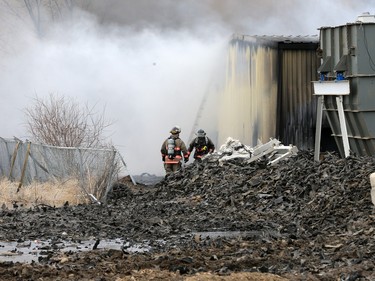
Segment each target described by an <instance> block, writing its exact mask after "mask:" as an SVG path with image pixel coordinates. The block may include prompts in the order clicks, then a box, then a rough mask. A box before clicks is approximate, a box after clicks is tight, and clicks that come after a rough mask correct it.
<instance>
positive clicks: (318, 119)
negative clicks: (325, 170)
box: [314, 96, 324, 162]
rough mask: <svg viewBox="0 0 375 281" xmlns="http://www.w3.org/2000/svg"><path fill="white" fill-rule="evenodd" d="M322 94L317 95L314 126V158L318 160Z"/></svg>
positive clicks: (322, 104) (322, 103)
mask: <svg viewBox="0 0 375 281" xmlns="http://www.w3.org/2000/svg"><path fill="white" fill-rule="evenodd" d="M323 106H324V96H319V97H318V108H317V112H316V128H315V151H314V160H315V161H317V162H319V155H320V140H321V136H322V118H323Z"/></svg>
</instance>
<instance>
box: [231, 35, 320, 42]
mask: <svg viewBox="0 0 375 281" xmlns="http://www.w3.org/2000/svg"><path fill="white" fill-rule="evenodd" d="M232 39H238V40H245V41H256V40H264V41H268V42H270V41H271V42H276V43H319V35H297V36H295V35H289V36H284V35H241V34H234V35H233V36H232Z"/></svg>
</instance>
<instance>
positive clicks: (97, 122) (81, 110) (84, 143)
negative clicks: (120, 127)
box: [25, 94, 111, 148]
mask: <svg viewBox="0 0 375 281" xmlns="http://www.w3.org/2000/svg"><path fill="white" fill-rule="evenodd" d="M33 101H34V103H33V104H32V105H30V106H29V107H27V108H25V114H26V116H27V123H26V126H27V130H28V132H29V133H30V134H31V136H32V138H33V141H36V142H40V143H44V144H48V145H53V146H62V147H95V148H99V147H107V146H108V145H109V144H108V143H106V137H104V130H105V129H106V128H108V127H109V126H110V125H111V123H109V122H107V121H105V119H104V111H105V110H104V109H103V112H102V113H98V112H96V111H95V110H94V109H95V106H94V107H91V108H90V107H88V105H85V106H84V107H82V106H80V104H79V103H78V102H76V101H74V100H72V99H68V98H66V97H64V96H58V95H55V94H50V95H49V96H48V97H46V98H44V99H43V98H40V97H37V96H36V97H35V98H33Z"/></svg>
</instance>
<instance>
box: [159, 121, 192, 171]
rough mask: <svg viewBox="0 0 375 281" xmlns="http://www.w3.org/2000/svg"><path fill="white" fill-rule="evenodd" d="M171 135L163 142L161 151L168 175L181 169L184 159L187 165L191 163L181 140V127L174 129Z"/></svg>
mask: <svg viewBox="0 0 375 281" xmlns="http://www.w3.org/2000/svg"><path fill="white" fill-rule="evenodd" d="M170 133H171V135H170V136H169V138H167V139H166V140H165V141H164V142H163V144H162V146H161V150H160V152H161V157H162V160H163V162H164V169H165V173H166V175H168V174H170V173H172V172H176V171H177V170H179V169H180V168H181V161H182V158H184V161H185V163H186V162H187V161H189V155H188V152H187V149H186V145H185V143H184V142H183V141H182V140H181V139H180V133H181V129H180V127H179V126H175V127H173V128H172V130H171V131H170Z"/></svg>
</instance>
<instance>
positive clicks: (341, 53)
mask: <svg viewBox="0 0 375 281" xmlns="http://www.w3.org/2000/svg"><path fill="white" fill-rule="evenodd" d="M319 30H320V50H319V51H320V56H321V61H322V64H321V66H320V67H319V69H318V72H319V74H320V80H321V81H330V80H347V81H349V88H350V93H349V95H345V96H343V107H344V115H345V120H346V127H347V133H348V139H349V146H350V151H351V152H352V153H354V154H356V155H359V156H365V155H375V16H374V15H371V14H369V13H365V14H363V15H361V16H359V17H358V18H357V20H356V21H355V22H353V23H347V24H345V25H341V26H335V27H321V28H320V29H319ZM335 98H336V97H335V96H326V97H325V99H324V108H325V113H326V116H327V118H328V122H329V124H330V127H331V129H332V133H333V137H334V138H335V141H336V143H337V146H338V148H339V151H340V154H341V155H342V156H344V148H343V139H342V135H341V130H340V121H339V117H338V114H337V103H336V100H335Z"/></svg>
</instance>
